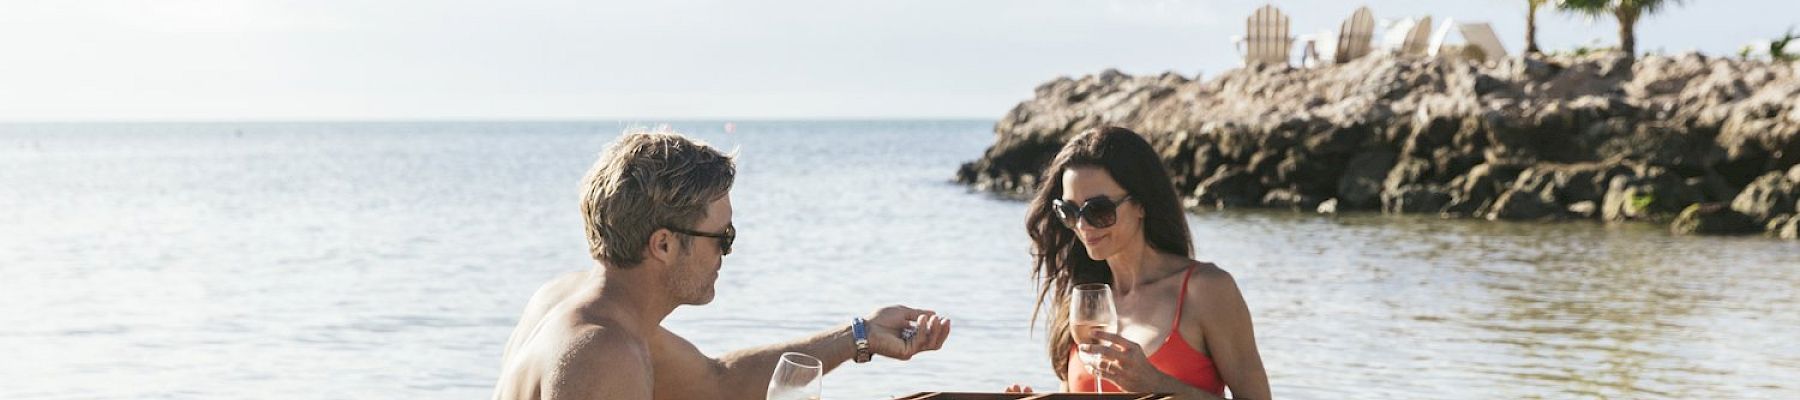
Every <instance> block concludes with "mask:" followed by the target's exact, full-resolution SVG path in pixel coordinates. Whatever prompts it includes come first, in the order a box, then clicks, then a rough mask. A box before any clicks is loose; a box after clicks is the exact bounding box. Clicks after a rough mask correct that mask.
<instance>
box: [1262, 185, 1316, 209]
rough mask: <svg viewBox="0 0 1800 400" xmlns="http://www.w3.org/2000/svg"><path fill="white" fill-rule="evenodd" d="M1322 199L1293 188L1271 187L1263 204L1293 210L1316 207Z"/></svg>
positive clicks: (1264, 196) (1264, 197)
mask: <svg viewBox="0 0 1800 400" xmlns="http://www.w3.org/2000/svg"><path fill="white" fill-rule="evenodd" d="M1321 201H1322V200H1321V199H1319V198H1317V197H1312V196H1308V195H1305V194H1301V193H1300V192H1298V191H1295V190H1292V189H1271V190H1269V192H1268V194H1265V195H1263V199H1262V205H1263V207H1269V208H1286V209H1291V210H1296V211H1298V210H1310V209H1316V208H1317V207H1318V206H1319V203H1320V202H1321Z"/></svg>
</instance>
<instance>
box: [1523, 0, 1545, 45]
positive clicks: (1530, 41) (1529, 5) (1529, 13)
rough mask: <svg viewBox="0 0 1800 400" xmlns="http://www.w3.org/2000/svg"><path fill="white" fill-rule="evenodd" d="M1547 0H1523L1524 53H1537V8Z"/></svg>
mask: <svg viewBox="0 0 1800 400" xmlns="http://www.w3.org/2000/svg"><path fill="white" fill-rule="evenodd" d="M1545 1H1549V0H1525V4H1526V8H1525V53H1526V54H1532V53H1539V51H1538V47H1537V10H1538V7H1542V6H1543V5H1544V2H1545Z"/></svg>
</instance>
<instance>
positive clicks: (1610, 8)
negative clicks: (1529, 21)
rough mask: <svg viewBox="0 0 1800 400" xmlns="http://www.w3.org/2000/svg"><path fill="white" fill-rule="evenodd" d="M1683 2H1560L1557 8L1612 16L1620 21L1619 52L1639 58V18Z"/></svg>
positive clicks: (1583, 0)
mask: <svg viewBox="0 0 1800 400" xmlns="http://www.w3.org/2000/svg"><path fill="white" fill-rule="evenodd" d="M1681 1H1682V0H1558V1H1557V4H1556V6H1557V8H1561V9H1563V10H1568V11H1574V12H1578V13H1582V14H1587V15H1588V16H1592V17H1600V16H1606V15H1611V16H1613V17H1614V18H1618V19H1619V50H1624V51H1625V55H1626V56H1630V57H1636V56H1637V32H1636V31H1637V22H1638V18H1641V17H1643V16H1645V15H1649V14H1655V13H1657V12H1658V11H1662V10H1663V8H1664V7H1667V6H1672V5H1676V4H1680V3H1681Z"/></svg>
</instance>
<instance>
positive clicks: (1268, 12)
mask: <svg viewBox="0 0 1800 400" xmlns="http://www.w3.org/2000/svg"><path fill="white" fill-rule="evenodd" d="M1244 28H1245V33H1246V35H1245V36H1244V37H1243V38H1242V39H1241V40H1237V41H1236V42H1237V45H1238V53H1239V54H1242V55H1243V56H1244V65H1252V64H1277V65H1284V66H1285V65H1288V57H1289V51H1290V49H1291V48H1292V47H1293V45H1294V38H1293V37H1291V36H1289V35H1288V17H1287V15H1285V14H1282V13H1281V10H1278V9H1276V8H1275V6H1273V5H1265V6H1262V8H1258V9H1256V12H1255V13H1252V14H1250V19H1249V20H1247V21H1246V22H1245V26H1244Z"/></svg>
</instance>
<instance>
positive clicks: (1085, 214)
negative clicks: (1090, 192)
mask: <svg viewBox="0 0 1800 400" xmlns="http://www.w3.org/2000/svg"><path fill="white" fill-rule="evenodd" d="M1127 201H1131V195H1129V194H1128V195H1125V197H1120V198H1119V200H1118V201H1113V200H1112V199H1109V198H1106V197H1105V196H1101V197H1096V198H1093V199H1089V200H1088V201H1087V202H1085V203H1082V204H1081V206H1080V207H1077V206H1075V204H1073V203H1070V202H1067V201H1063V199H1056V200H1055V201H1052V202H1051V206H1052V207H1055V208H1056V217H1057V219H1058V220H1061V221H1062V224H1063V226H1066V227H1069V229H1075V222H1076V221H1077V220H1087V224H1088V226H1092V227H1095V228H1106V227H1110V226H1113V223H1115V222H1119V205H1120V204H1125V202H1127Z"/></svg>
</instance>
